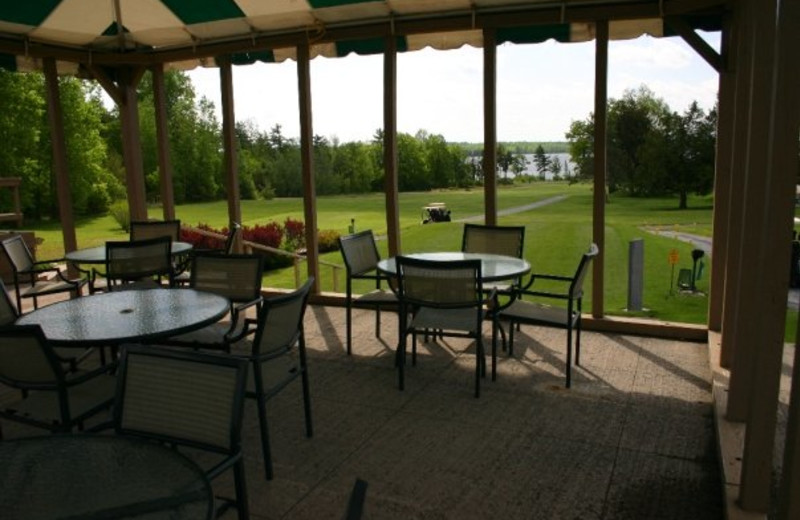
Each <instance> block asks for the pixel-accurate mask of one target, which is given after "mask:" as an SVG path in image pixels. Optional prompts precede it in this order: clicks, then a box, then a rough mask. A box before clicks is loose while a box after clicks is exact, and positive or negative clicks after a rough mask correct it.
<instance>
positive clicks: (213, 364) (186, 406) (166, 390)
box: [114, 346, 249, 520]
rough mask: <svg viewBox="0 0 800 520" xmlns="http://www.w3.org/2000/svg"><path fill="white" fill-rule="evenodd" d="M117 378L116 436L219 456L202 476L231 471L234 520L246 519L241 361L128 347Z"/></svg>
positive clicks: (243, 362)
mask: <svg viewBox="0 0 800 520" xmlns="http://www.w3.org/2000/svg"><path fill="white" fill-rule="evenodd" d="M117 377H118V379H119V384H118V387H117V394H116V400H115V402H114V429H115V431H116V433H117V434H119V435H127V436H134V437H141V438H147V439H153V440H156V441H159V442H164V443H168V444H172V445H177V446H185V447H190V448H195V449H199V450H203V451H207V452H211V453H215V454H218V455H220V456H221V457H222V460H221V461H220V462H218V463H216V464H215V465H214V466H213V467H212V468H210V469H208V470H207V471H206V476H207V477H208V478H209V479H210V480H211V479H215V478H216V477H218V476H219V475H221V474H222V473H223V472H224V471H226V470H228V469H229V468H233V476H234V486H235V489H236V500H235V505H236V507H237V509H238V516H239V519H240V520H244V519H246V518H248V517H249V511H248V503H247V484H246V480H245V470H244V458H243V455H242V444H241V431H242V416H243V408H244V394H245V388H246V380H247V361H246V360H242V359H237V358H235V357H231V356H223V355H215V354H208V353H198V352H185V351H179V350H171V349H160V348H155V347H142V346H129V347H126V348H123V351H122V357H121V361H120V365H119V374H118V376H117ZM223 500H225V502H226V503H225V505H226V506H230V505H233V504H234V502H232V501H230V500H227V499H223ZM220 512H221V511H218V513H220Z"/></svg>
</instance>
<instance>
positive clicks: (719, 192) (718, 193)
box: [708, 16, 736, 332]
mask: <svg viewBox="0 0 800 520" xmlns="http://www.w3.org/2000/svg"><path fill="white" fill-rule="evenodd" d="M735 27H736V25H735V24H734V20H733V19H732V17H731V16H726V18H725V20H724V21H723V27H722V53H721V54H722V62H723V69H722V71H721V72H720V74H719V114H718V115H717V149H716V158H715V163H716V165H715V173H714V212H713V217H712V219H713V223H712V225H713V231H712V237H713V242H712V246H711V247H712V250H711V277H710V279H711V282H710V291H709V297H708V328H709V329H710V330H714V331H717V332H719V331H720V330H721V329H722V302H723V297H724V296H725V268H726V263H727V257H726V253H727V248H728V235H729V233H730V231H731V230H730V229H729V228H728V215H729V212H730V205H731V201H730V198H731V189H732V185H731V184H732V183H731V168H732V165H731V159H732V155H731V154H732V153H733V128H734V124H735V118H734V117H735V116H734V113H735V111H736V74H735V68H736V67H735V64H734V60H735V49H736V47H735V42H734V39H735V37H736V33H734V32H733V30H734V28H735Z"/></svg>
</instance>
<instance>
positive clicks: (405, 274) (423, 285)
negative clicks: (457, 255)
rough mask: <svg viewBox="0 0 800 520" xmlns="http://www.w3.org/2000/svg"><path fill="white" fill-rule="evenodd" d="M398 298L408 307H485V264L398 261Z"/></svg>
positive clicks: (414, 260) (455, 261)
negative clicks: (483, 283) (482, 281)
mask: <svg viewBox="0 0 800 520" xmlns="http://www.w3.org/2000/svg"><path fill="white" fill-rule="evenodd" d="M396 260H397V274H398V296H399V298H400V300H401V301H402V302H404V303H410V304H412V305H422V306H425V307H442V308H457V307H475V306H480V305H481V301H482V300H481V261H480V260H453V261H436V260H421V259H419V258H410V257H406V256H398V257H397V259H396Z"/></svg>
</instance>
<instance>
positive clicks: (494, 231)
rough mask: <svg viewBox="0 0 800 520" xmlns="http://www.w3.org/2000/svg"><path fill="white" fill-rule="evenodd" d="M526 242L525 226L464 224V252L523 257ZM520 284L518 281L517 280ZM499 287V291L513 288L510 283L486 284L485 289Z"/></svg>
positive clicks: (462, 243) (502, 291) (462, 249)
mask: <svg viewBox="0 0 800 520" xmlns="http://www.w3.org/2000/svg"><path fill="white" fill-rule="evenodd" d="M524 242H525V226H482V225H479V224H464V235H463V236H462V239H461V251H463V252H464V253H488V254H492V255H505V256H513V257H515V258H522V254H523V252H524ZM515 284H517V285H518V281H517V282H515ZM491 288H494V289H497V291H498V292H499V293H504V292H505V293H507V292H508V291H510V290H511V285H509V284H484V289H491Z"/></svg>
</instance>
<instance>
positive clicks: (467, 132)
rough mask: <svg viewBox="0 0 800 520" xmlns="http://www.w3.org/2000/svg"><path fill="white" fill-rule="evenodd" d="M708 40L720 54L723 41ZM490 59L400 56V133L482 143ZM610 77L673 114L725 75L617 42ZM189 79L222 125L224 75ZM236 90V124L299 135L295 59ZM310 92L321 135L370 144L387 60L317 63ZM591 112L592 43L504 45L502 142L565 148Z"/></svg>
mask: <svg viewBox="0 0 800 520" xmlns="http://www.w3.org/2000/svg"><path fill="white" fill-rule="evenodd" d="M701 34H702V33H701ZM702 35H703V37H704V38H705V39H706V40H707V41H708V42H709V43H710V44H711V45H712V46H713V47H714V48H715V49H719V37H718V34H702ZM482 52H483V51H482V50H481V49H476V48H472V47H468V46H465V47H462V48H461V49H457V50H448V51H436V50H432V49H424V50H421V51H415V52H405V53H399V54H398V58H397V76H398V85H397V127H398V128H397V129H398V131H399V132H404V133H409V134H415V133H416V132H417V131H418V130H425V131H426V132H428V133H430V134H441V135H443V136H444V138H445V139H446V140H447V141H449V142H474V143H479V142H482V141H483V79H482V63H483V59H482ZM608 74H609V77H608V96H609V97H610V98H619V97H620V96H621V95H622V94H623V93H624V92H625V90H627V89H636V88H638V87H640V86H641V85H647V86H648V87H649V88H650V90H652V91H653V92H654V93H655V95H656V96H657V97H659V98H661V99H663V100H664V101H665V102H666V103H667V105H669V107H670V108H671V109H672V110H673V111H678V112H683V111H684V110H685V109H686V108H687V107H688V106H689V104H690V103H691V102H692V101H697V102H698V104H699V105H700V106H701V107H702V108H704V109H706V110H707V109H709V108H711V107H713V106H714V103H715V101H716V96H717V84H718V79H717V73H716V72H715V71H714V69H713V68H711V66H710V65H708V64H707V63H706V62H705V61H704V60H703V59H702V58H701V57H700V56H699V55H698V54H697V53H696V52H694V50H692V49H691V47H689V46H688V45H687V44H686V43H685V42H684V41H683V40H682V39H681V38H677V37H671V38H651V37H647V36H645V37H642V38H638V39H636V40H626V41H612V42H610V43H609V71H608ZM189 75H190V77H191V78H192V82H193V84H194V86H195V89H196V91H197V93H198V95H202V96H205V97H207V98H209V99H210V100H211V101H213V102H214V104H215V106H216V108H217V116H218V118H220V121H221V112H220V107H221V103H220V87H219V72H218V69H216V68H212V69H202V68H199V69H195V70H193V71H190V72H189ZM233 85H234V110H235V114H236V119H237V121H245V120H249V121H250V122H252V123H253V124H254V125H255V126H256V127H257V128H259V129H260V130H262V131H268V130H269V129H270V128H272V127H273V126H275V125H276V124H280V125H281V127H282V132H283V135H284V136H287V137H297V136H299V133H300V132H299V109H298V100H297V68H296V63H295V62H294V61H288V60H287V61H286V62H283V63H269V64H260V63H259V64H255V65H246V66H235V67H234V68H233ZM311 89H312V90H311V103H312V114H313V116H312V117H313V123H312V124H313V131H314V134H317V135H322V136H325V137H327V138H329V139H334V138H335V139H338V140H339V141H340V142H348V141H368V140H370V139H371V138H372V136H373V135H374V134H375V131H376V130H377V129H379V128H381V127H382V126H383V57H382V56H381V55H375V56H357V55H354V54H351V55H349V56H347V57H344V58H331V59H329V58H316V59H313V60H311ZM593 105H594V42H586V43H556V42H554V41H548V42H545V43H541V44H536V45H513V44H504V45H502V46H500V47H498V49H497V135H498V141H505V142H510V141H533V142H537V141H565V140H566V138H565V133H566V132H567V131H568V130H569V126H570V124H571V122H572V121H575V120H584V119H586V118H587V117H588V116H589V114H590V113H591V112H592V110H593Z"/></svg>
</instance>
